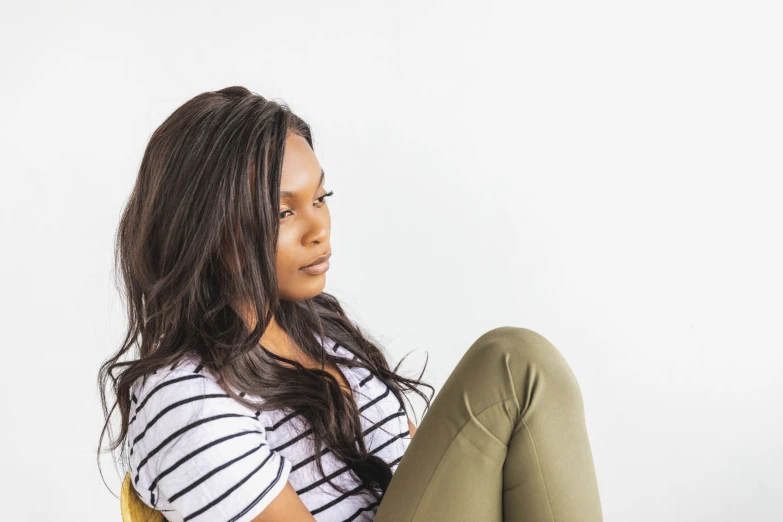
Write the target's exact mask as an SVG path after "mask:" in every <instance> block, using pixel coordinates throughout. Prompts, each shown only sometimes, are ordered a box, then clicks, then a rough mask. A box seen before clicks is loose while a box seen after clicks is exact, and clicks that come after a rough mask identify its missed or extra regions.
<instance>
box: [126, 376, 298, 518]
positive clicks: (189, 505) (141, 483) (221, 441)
mask: <svg viewBox="0 0 783 522" xmlns="http://www.w3.org/2000/svg"><path fill="white" fill-rule="evenodd" d="M194 366H195V365H193V366H184V367H182V368H180V367H178V368H177V369H176V370H168V369H166V370H158V371H157V372H156V373H155V374H153V375H149V376H147V378H146V379H145V380H144V382H143V383H141V384H140V385H139V386H133V387H132V393H133V395H132V397H131V400H132V402H131V410H130V412H131V413H130V419H129V422H130V424H129V426H128V437H127V444H128V448H129V461H130V473H131V478H132V483H133V486H134V488H135V489H136V491H137V493H138V494H139V497H140V498H141V499H142V501H143V502H144V503H145V504H147V505H148V506H150V507H152V508H154V509H156V510H159V511H161V512H163V515H164V516H165V517H166V518H167V519H168V520H169V521H171V522H184V521H191V520H192V521H194V522H226V521H231V522H250V521H251V520H253V519H254V518H255V517H256V516H258V514H259V513H261V512H262V511H263V510H264V508H266V507H267V506H268V505H269V503H270V502H272V500H273V499H274V498H275V497H276V496H277V495H278V494H279V493H280V492H281V491H282V489H283V487H284V486H285V485H286V482H287V480H288V475H289V473H290V471H291V465H292V463H291V461H289V460H288V459H286V458H285V457H284V456H283V455H282V454H280V453H278V452H276V451H274V450H272V449H271V448H270V445H269V442H268V441H267V439H266V433H265V430H264V426H263V423H262V421H261V420H259V417H258V415H259V412H256V411H253V410H251V409H249V408H247V407H245V406H244V405H242V404H240V403H239V402H237V401H235V400H234V399H232V398H231V397H230V396H229V395H228V394H227V393H226V392H225V391H224V390H223V389H222V388H221V387H220V386H219V385H218V384H217V382H216V381H215V380H214V379H213V378H212V377H211V376H210V374H208V373H205V372H203V371H202V370H201V368H200V367H195V368H194Z"/></svg>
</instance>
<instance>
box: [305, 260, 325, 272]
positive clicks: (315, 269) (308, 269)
mask: <svg viewBox="0 0 783 522" xmlns="http://www.w3.org/2000/svg"><path fill="white" fill-rule="evenodd" d="M299 270H301V271H302V272H304V273H306V274H310V275H319V274H323V273H324V272H326V271H327V270H329V260H328V259H327V260H326V261H322V262H320V263H318V264H317V265H310V266H306V267H304V268H300V269H299Z"/></svg>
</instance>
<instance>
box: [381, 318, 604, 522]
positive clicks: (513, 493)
mask: <svg viewBox="0 0 783 522" xmlns="http://www.w3.org/2000/svg"><path fill="white" fill-rule="evenodd" d="M601 519H602V518H601V507H600V501H599V498H598V487H597V483H596V479H595V471H594V467H593V461H592V454H591V451H590V445H589V441H588V438H587V432H586V429H585V422H584V409H583V403H582V396H581V392H580V389H579V385H578V383H577V381H576V377H575V376H574V374H573V372H572V371H571V368H570V367H569V366H568V363H567V362H566V361H565V359H564V358H563V356H562V354H561V353H560V352H559V351H558V350H557V349H556V348H555V347H554V346H553V345H552V344H551V343H550V342H549V341H548V340H547V339H546V338H544V337H543V336H541V335H539V334H537V333H536V332H534V331H532V330H528V329H525V328H518V327H511V326H505V327H500V328H495V329H492V330H490V331H488V332H486V333H484V334H483V335H481V336H480V337H479V338H478V339H477V340H476V341H475V342H474V343H473V344H472V345H471V346H470V348H468V350H467V352H466V353H465V354H464V355H463V357H462V359H461V360H460V361H459V363H458V364H457V366H456V367H455V369H454V370H453V371H452V373H451V375H450V376H449V377H448V379H447V380H446V382H445V383H444V385H443V387H442V388H441V390H440V392H439V393H438V394H437V395H436V397H435V399H434V400H433V401H432V404H431V406H430V408H429V409H428V410H427V412H426V414H425V415H424V418H423V419H422V421H421V423H420V425H419V426H418V428H417V429H416V434H415V436H414V437H413V439H412V440H411V442H410V445H409V446H408V449H407V450H406V452H405V454H404V456H403V458H402V460H401V461H400V463H399V465H398V467H397V470H396V472H395V474H394V477H393V478H392V481H391V483H390V485H389V488H388V490H387V491H386V494H385V496H384V498H383V501H382V502H381V504H380V506H379V507H378V511H377V514H376V517H375V520H376V522H424V521H427V522H438V521H441V520H443V521H446V520H448V521H455V520H471V521H473V520H476V521H482V522H483V521H486V522H493V521H497V522H501V521H511V520H513V521H519V522H538V521H544V520H546V521H552V520H557V521H558V522H570V521H577V520H578V521H580V522H597V521H600V520H601Z"/></svg>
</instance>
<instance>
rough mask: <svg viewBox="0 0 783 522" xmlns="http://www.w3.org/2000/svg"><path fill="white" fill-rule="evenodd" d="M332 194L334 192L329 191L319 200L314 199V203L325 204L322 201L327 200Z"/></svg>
mask: <svg viewBox="0 0 783 522" xmlns="http://www.w3.org/2000/svg"><path fill="white" fill-rule="evenodd" d="M332 194H334V190H330V191H329V192H327V193H326V194H324V195H323V196H321V197H320V198H317V199H316V201H320V202H321V203H325V201H324V200H325V199H326V198H328V197H329V196H331V195H332Z"/></svg>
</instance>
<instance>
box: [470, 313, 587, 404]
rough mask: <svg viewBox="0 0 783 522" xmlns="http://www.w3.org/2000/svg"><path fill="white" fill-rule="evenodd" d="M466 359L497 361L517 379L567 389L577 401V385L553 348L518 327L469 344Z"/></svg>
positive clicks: (505, 328) (496, 330) (495, 330)
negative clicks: (541, 380) (547, 383)
mask: <svg viewBox="0 0 783 522" xmlns="http://www.w3.org/2000/svg"><path fill="white" fill-rule="evenodd" d="M466 356H468V357H478V358H481V359H482V360H487V358H490V359H495V360H497V359H500V360H502V361H504V362H505V363H506V364H507V366H508V368H509V370H510V371H511V373H512V374H514V375H516V376H518V377H519V378H521V379H526V378H529V377H530V376H533V377H534V378H536V377H537V378H544V379H546V381H548V382H551V383H554V384H555V385H556V386H558V387H559V388H561V389H562V388H570V390H571V391H572V392H573V395H574V396H576V397H577V398H578V399H579V400H581V392H580V389H579V384H578V382H577V380H576V376H575V375H574V373H573V371H572V370H571V367H570V365H569V364H568V361H566V359H565V357H564V356H563V354H562V353H561V352H560V350H558V349H557V348H556V347H555V345H554V344H552V343H551V342H550V341H549V340H548V339H547V338H546V337H544V336H543V335H541V334H539V333H538V332H536V331H534V330H530V329H528V328H522V327H518V326H500V327H497V328H493V329H491V330H489V331H487V332H485V333H484V334H482V335H481V336H480V337H479V338H478V339H477V340H476V341H475V342H474V343H473V345H472V346H471V347H470V350H469V353H468V354H466ZM531 370H533V371H532V372H531Z"/></svg>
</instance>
